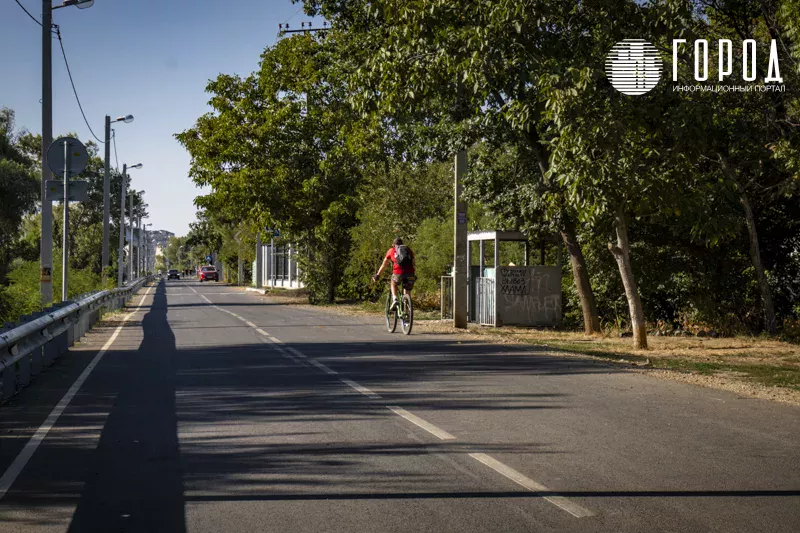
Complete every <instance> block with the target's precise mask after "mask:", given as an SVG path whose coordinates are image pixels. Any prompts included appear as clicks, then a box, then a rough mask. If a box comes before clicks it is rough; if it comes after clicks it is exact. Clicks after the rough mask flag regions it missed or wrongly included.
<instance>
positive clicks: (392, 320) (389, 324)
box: [386, 292, 397, 333]
mask: <svg viewBox="0 0 800 533" xmlns="http://www.w3.org/2000/svg"><path fill="white" fill-rule="evenodd" d="M396 328H397V309H392V293H391V292H390V293H389V295H388V296H387V297H386V329H388V330H389V333H394V330H395V329H396Z"/></svg>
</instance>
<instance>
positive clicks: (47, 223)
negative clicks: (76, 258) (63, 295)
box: [39, 0, 53, 306]
mask: <svg viewBox="0 0 800 533" xmlns="http://www.w3.org/2000/svg"><path fill="white" fill-rule="evenodd" d="M50 2H51V0H42V187H41V193H42V239H41V243H40V252H39V253H40V255H39V290H40V293H41V297H42V306H45V305H47V304H49V303H50V302H52V301H53V203H52V202H51V201H49V200H47V199H45V196H46V194H47V185H46V182H47V180H48V179H50V169H48V168H47V149H48V148H50V143H52V142H53V53H52V52H53V35H52V33H51V31H52V27H53V6H52V4H50Z"/></svg>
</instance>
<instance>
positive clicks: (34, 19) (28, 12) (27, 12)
mask: <svg viewBox="0 0 800 533" xmlns="http://www.w3.org/2000/svg"><path fill="white" fill-rule="evenodd" d="M14 1H15V2H16V3H17V5H18V6H19V7H21V8H22V10H23V11H24V12H25V14H26V15H28V16H29V17H30V18H31V20H32V21H34V22H35V23H36V24H38V25H39V26H41V25H42V23H41V22H39V21H38V20H37V19H36V17H34V16H33V15H31V12H30V11H28V10H27V9H25V6H23V5H22V4H21V3H20V2H19V0H14Z"/></svg>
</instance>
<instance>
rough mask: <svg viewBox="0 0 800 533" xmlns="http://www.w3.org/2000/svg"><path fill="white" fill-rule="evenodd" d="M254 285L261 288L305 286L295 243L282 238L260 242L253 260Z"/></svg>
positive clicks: (296, 287)
mask: <svg viewBox="0 0 800 533" xmlns="http://www.w3.org/2000/svg"><path fill="white" fill-rule="evenodd" d="M253 286H255V287H257V288H259V289H261V288H271V287H283V288H286V289H300V288H302V287H303V282H302V281H300V269H299V268H298V264H297V253H296V251H295V246H294V244H292V243H288V242H284V241H283V240H282V239H271V240H270V243H269V244H262V243H261V242H260V241H259V242H258V244H257V245H256V260H255V261H254V262H253Z"/></svg>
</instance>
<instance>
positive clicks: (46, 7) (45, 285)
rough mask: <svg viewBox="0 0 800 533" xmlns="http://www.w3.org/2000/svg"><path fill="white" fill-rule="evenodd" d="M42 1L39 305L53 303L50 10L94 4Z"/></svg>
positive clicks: (83, 0) (91, 1)
mask: <svg viewBox="0 0 800 533" xmlns="http://www.w3.org/2000/svg"><path fill="white" fill-rule="evenodd" d="M50 2H51V0H42V185H41V189H40V192H41V195H42V238H41V241H40V248H39V291H40V294H41V297H42V305H45V304H47V303H49V302H52V301H53V203H52V202H51V201H48V200H46V199H45V198H46V194H47V186H46V182H47V180H48V179H50V177H51V176H50V169H49V168H48V166H47V149H48V148H50V144H51V143H52V142H53V34H52V30H53V10H54V9H60V8H62V7H68V6H76V7H79V8H81V9H85V8H87V7H91V6H92V4H94V0H65V1H64V3H63V4H61V5H60V6H56V7H53V5H52V4H51V3H50Z"/></svg>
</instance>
